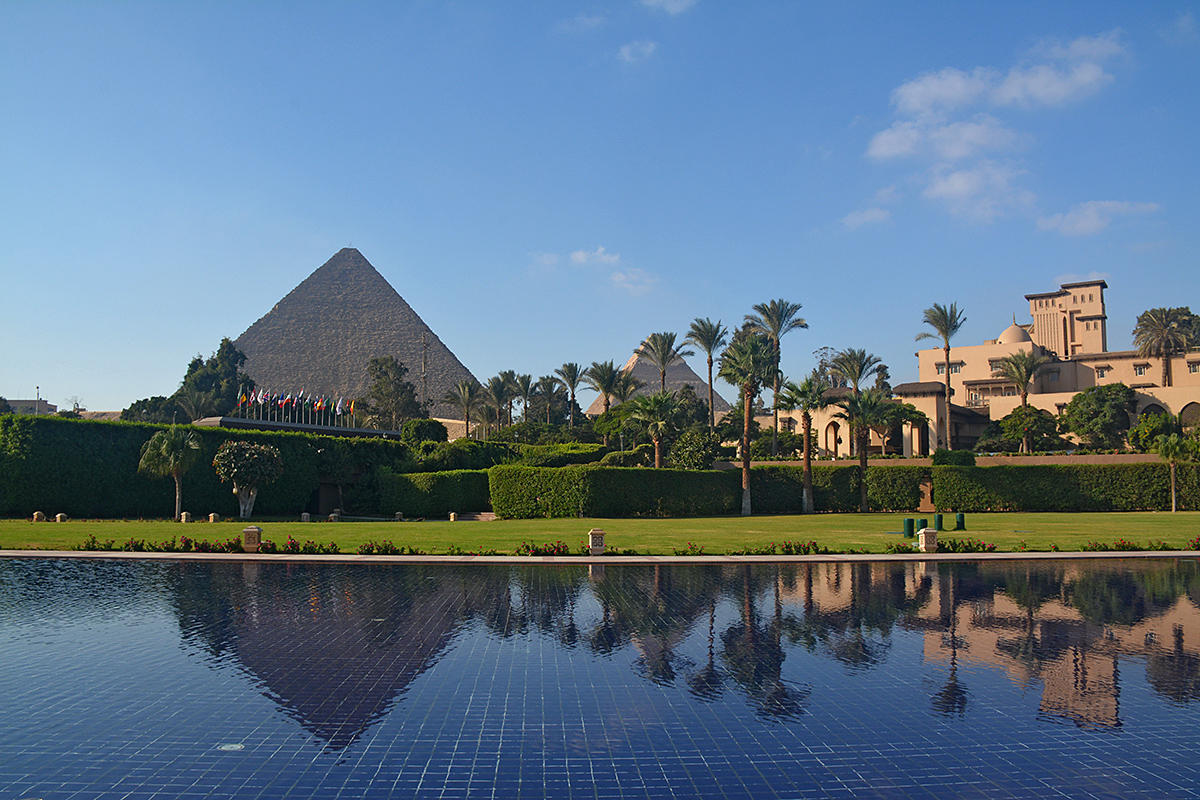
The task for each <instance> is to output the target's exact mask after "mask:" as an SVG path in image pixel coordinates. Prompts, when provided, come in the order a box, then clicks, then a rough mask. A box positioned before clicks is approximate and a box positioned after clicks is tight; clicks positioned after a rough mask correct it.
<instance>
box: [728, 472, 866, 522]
mask: <svg viewBox="0 0 1200 800" xmlns="http://www.w3.org/2000/svg"><path fill="white" fill-rule="evenodd" d="M731 472H732V474H734V475H737V478H738V480H737V485H738V498H739V506H740V502H741V501H740V498H741V487H742V473H741V470H732V471H731ZM868 472H870V471H869V470H868ZM812 473H813V508H814V510H816V511H857V510H858V493H859V489H858V467H857V466H846V467H826V466H815V465H814V466H813V468H812ZM750 508H751V510H752V511H753V512H754V513H755V514H800V513H803V511H804V468H803V467H800V466H796V467H793V466H790V465H789V466H770V467H753V468H751V470H750Z"/></svg>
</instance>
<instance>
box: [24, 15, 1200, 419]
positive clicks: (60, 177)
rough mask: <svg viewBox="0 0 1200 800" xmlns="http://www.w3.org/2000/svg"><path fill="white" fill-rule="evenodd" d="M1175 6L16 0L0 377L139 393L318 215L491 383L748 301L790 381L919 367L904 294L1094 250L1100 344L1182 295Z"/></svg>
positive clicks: (232, 316) (283, 289)
mask: <svg viewBox="0 0 1200 800" xmlns="http://www.w3.org/2000/svg"><path fill="white" fill-rule="evenodd" d="M1198 14H1200V10H1197V9H1195V8H1194V7H1193V6H1189V5H1188V4H1186V3H1182V4H1180V3H1156V2H1137V3H1133V2H1127V3H1087V4H1084V3H1057V4H1047V3H1042V2H1031V3H989V4H983V3H924V4H919V5H918V4H898V3H883V2H879V3H875V2H837V3H817V2H812V3H810V2H804V3H797V2H751V3H738V4H730V3H717V2H714V1H713V0H698V1H697V2H689V1H688V0H653V1H651V0H646V1H645V2H643V0H624V1H623V2H599V3H583V4H580V3H569V2H563V3H555V2H545V3H488V2H462V3H435V2H414V3H360V4H355V3H336V4H335V3H252V4H243V3H231V2H230V3H225V2H222V3H202V2H191V3H165V2H164V3H115V2H113V3H101V2H94V3H55V2H31V3H27V2H12V1H11V0H10V2H6V3H4V4H0V108H2V109H3V116H2V117H0V176H2V177H0V187H2V190H0V265H2V269H3V275H2V283H0V285H2V286H3V293H4V303H3V308H4V312H3V315H2V316H0V395H3V396H6V397H10V398H12V397H31V396H32V395H33V393H34V387H35V386H40V387H41V394H42V396H43V397H46V398H48V399H49V400H50V401H51V402H56V403H60V404H62V403H66V401H67V400H68V398H72V397H77V398H79V399H80V400H81V401H82V403H83V404H84V405H85V406H86V407H87V408H89V409H93V410H110V409H119V408H122V407H124V406H126V405H128V404H129V403H130V402H131V401H133V400H135V399H137V398H140V397H146V396H149V395H153V394H169V393H170V392H172V391H174V389H175V388H176V387H177V386H178V383H179V381H180V379H181V378H182V375H183V371H184V368H185V366H186V363H187V361H188V360H189V359H190V358H191V357H192V356H194V355H196V354H198V353H199V354H203V355H208V354H210V353H211V352H213V351H214V350H215V349H216V346H217V344H218V342H219V341H220V339H221V337H223V336H229V337H231V338H233V337H236V336H238V335H239V334H240V333H241V332H242V331H244V330H245V329H246V328H247V327H249V326H250V325H251V324H252V323H253V322H254V321H255V320H257V319H258V318H259V317H260V316H262V315H263V314H265V313H266V312H267V311H268V310H270V308H271V306H272V305H273V304H274V303H275V302H276V301H277V300H278V299H280V298H281V297H282V296H283V295H284V294H286V293H287V292H288V291H289V290H290V289H291V288H292V287H294V286H295V285H296V284H297V283H299V282H300V281H301V280H303V279H304V278H305V277H306V276H307V275H308V274H310V273H311V272H312V271H313V270H314V269H316V268H317V267H319V266H320V265H321V264H322V263H324V262H325V261H326V260H327V259H328V258H329V257H330V256H331V255H333V254H334V253H335V252H336V251H337V250H339V249H340V248H342V247H346V246H354V247H356V248H358V249H359V250H361V251H362V253H363V255H365V256H366V257H367V259H368V260H370V261H371V263H372V264H374V265H375V267H376V268H377V269H378V270H379V271H380V272H381V273H382V274H383V275H384V277H386V278H387V279H388V281H390V282H391V284H392V285H393V286H394V287H395V288H396V290H397V291H398V292H399V293H400V294H401V295H402V296H403V297H404V298H405V299H406V300H407V301H408V302H409V303H410V304H411V305H412V306H413V308H414V309H416V311H417V312H418V313H419V314H420V315H421V316H422V317H423V318H424V319H425V321H426V322H427V323H429V325H430V326H431V327H432V328H433V330H434V331H436V332H437V333H438V335H439V336H440V337H441V338H442V339H443V341H445V342H446V343H447V344H448V345H449V346H450V348H451V349H452V350H453V351H454V352H455V353H456V354H457V355H458V356H459V358H460V359H461V360H462V361H463V362H464V363H465V364H466V365H467V367H468V368H469V369H471V370H472V371H473V372H474V373H475V375H476V376H477V377H479V378H481V379H485V380H486V378H487V377H488V376H490V375H494V374H495V373H496V372H498V371H499V370H502V369H515V370H517V371H519V372H528V373H531V374H533V375H534V376H535V377H536V376H537V375H543V374H549V373H551V372H552V371H553V369H554V368H556V367H558V366H560V365H561V364H562V363H563V362H566V361H578V362H581V363H583V364H585V365H586V364H588V363H590V362H592V361H599V360H606V359H609V358H611V359H614V360H617V361H618V362H621V361H624V360H625V359H626V358H627V357H628V356H629V354H630V353H631V351H632V349H633V348H634V347H635V346H636V345H637V343H638V342H639V341H640V340H641V339H642V338H643V337H644V336H645V335H647V334H649V333H651V332H653V331H664V330H666V331H677V332H680V335H682V333H683V332H684V331H686V330H687V328H688V325H689V323H690V322H691V320H692V319H694V318H696V317H711V318H714V319H717V318H720V319H721V320H722V321H724V322H725V323H727V324H730V325H731V326H733V325H735V324H738V323H740V321H741V319H742V317H743V315H744V314H746V313H748V312H750V310H751V306H752V305H753V304H755V303H759V302H764V301H767V300H770V299H773V298H785V299H787V300H791V301H793V302H799V303H801V304H803V311H802V312H801V313H802V316H804V317H805V319H806V320H807V321H808V323H809V326H810V327H809V329H808V330H804V331H797V332H795V333H791V334H789V335H788V336H787V337H785V339H784V341H783V368H784V371H785V373H786V374H788V375H789V376H791V377H796V378H799V377H802V376H803V375H804V374H805V373H807V372H808V371H809V370H810V369H811V368H812V366H813V363H814V362H813V356H812V353H813V351H814V350H816V349H817V348H819V347H824V346H830V347H834V348H838V349H841V348H845V347H862V348H866V349H867V350H869V351H871V352H873V353H875V354H876V355H878V356H880V357H881V358H883V360H884V361H885V362H886V363H887V364H888V366H889V367H890V369H891V373H892V376H893V382H894V383H897V382H900V381H904V380H915V379H916V368H917V362H916V359H915V358H914V357H913V353H914V352H915V351H916V349H917V345H916V343H914V337H915V335H916V334H917V333H919V332H920V331H921V330H922V325H921V313H922V310H923V309H925V308H927V307H928V306H929V305H931V304H932V303H934V302H941V303H950V302H957V303H958V304H959V306H960V307H962V308H963V309H964V310H965V312H966V315H967V325H966V327H965V329H964V331H963V332H962V333H961V334H960V335H959V337H958V339H956V340H955V342H956V343H957V344H975V343H978V342H980V341H982V340H983V339H987V338H992V337H994V336H996V335H997V334H998V333H999V332H1000V331H1001V330H1002V329H1003V328H1005V327H1006V326H1007V325H1008V324H1009V323H1010V322H1011V318H1012V315H1013V314H1014V313H1015V314H1016V315H1017V319H1018V321H1028V315H1027V304H1026V302H1025V301H1024V299H1023V296H1024V295H1025V294H1027V293H1032V292H1041V291H1049V290H1052V289H1054V288H1056V287H1057V286H1058V284H1059V283H1060V282H1062V281H1066V280H1076V279H1084V278H1089V277H1097V276H1098V277H1103V278H1104V279H1105V280H1107V281H1108V284H1109V287H1110V289H1109V293H1108V301H1109V303H1108V313H1109V339H1110V342H1109V344H1110V349H1123V348H1128V347H1129V346H1130V339H1131V337H1130V333H1129V332H1130V330H1131V329H1132V327H1133V323H1134V319H1135V317H1136V316H1137V314H1139V313H1140V312H1141V311H1143V310H1145V309H1146V308H1150V307H1155V306H1164V305H1171V306H1176V305H1190V306H1191V307H1192V308H1193V309H1194V310H1200V294H1198V287H1200V281H1198V280H1197V277H1196V276H1197V266H1198V264H1197V262H1198V258H1197V253H1198V252H1200V247H1198V245H1200V224H1198V220H1200V199H1198V192H1197V186H1198V184H1200V181H1198V178H1200V169H1198V155H1197V141H1200V135H1198V133H1197V131H1198V130H1200V20H1198V19H1197V16H1198ZM921 346H928V343H922V345H921ZM691 363H692V364H693V366H694V367H695V368H696V369H697V371H698V372H701V373H702V372H703V369H704V366H703V361H702V359H701V358H694V359H691ZM295 388H303V387H295ZM717 388H718V390H719V391H722V392H723V393H724V394H725V396H727V397H732V396H733V394H734V392H733V391H732V390H731V389H730V388H729V387H728V386H725V385H723V384H721V383H720V382H718V387H717ZM583 404H584V405H585V406H586V404H587V399H584V400H583Z"/></svg>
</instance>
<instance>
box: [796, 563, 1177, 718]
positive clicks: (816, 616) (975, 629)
mask: <svg viewBox="0 0 1200 800" xmlns="http://www.w3.org/2000/svg"><path fill="white" fill-rule="evenodd" d="M1181 571H1182V575H1181ZM788 576H789V577H787V578H786V579H785V580H784V585H785V587H786V590H785V591H786V597H787V598H788V599H789V600H790V601H791V602H793V603H796V604H799V605H802V606H803V608H804V611H805V616H806V617H807V618H809V622H808V625H809V627H810V628H819V629H822V630H824V631H826V639H827V641H831V642H835V643H836V640H837V637H838V636H840V637H841V638H842V642H841V643H840V646H841V650H834V651H833V652H832V653H831V655H833V656H834V657H837V658H839V659H840V660H843V661H845V662H847V663H848V664H851V665H854V664H855V663H856V662H855V658H854V656H853V654H852V653H851V652H850V651H848V650H847V648H846V645H845V641H846V639H847V637H848V635H850V634H857V635H858V638H860V639H861V638H862V637H861V632H862V629H863V628H864V627H866V628H871V627H874V628H875V629H877V630H879V631H883V632H885V633H886V631H887V630H889V629H890V627H889V626H890V624H892V623H894V624H897V625H899V626H901V627H902V628H905V629H908V630H917V631H922V632H923V633H924V657H925V659H926V661H928V662H930V663H934V664H940V665H945V667H946V668H947V669H948V671H949V673H950V678H949V681H948V682H947V685H946V687H945V688H944V689H942V690H941V691H940V692H939V693H938V695H935V697H934V698H933V703H934V707H935V709H936V710H939V711H945V712H952V711H958V712H960V713H961V711H962V709H963V708H964V706H965V703H966V691H967V690H966V688H965V687H963V686H961V685H960V684H959V683H958V678H957V674H956V673H957V669H958V668H959V666H961V665H973V666H988V667H993V668H996V669H1000V670H1003V671H1004V672H1005V673H1006V674H1007V675H1008V676H1009V678H1010V679H1011V680H1012V681H1013V682H1014V683H1015V684H1017V685H1019V686H1022V687H1026V688H1029V687H1034V686H1036V685H1037V684H1039V683H1040V684H1041V699H1040V703H1039V711H1040V712H1041V713H1042V714H1045V715H1046V716H1047V717H1050V718H1057V719H1063V720H1067V721H1071V722H1074V723H1075V724H1077V725H1080V726H1084V727H1095V728H1102V729H1112V728H1117V727H1120V725H1121V682H1122V673H1121V660H1122V658H1137V659H1142V660H1144V661H1145V663H1146V676H1147V681H1148V682H1149V683H1150V685H1151V686H1152V688H1153V689H1154V690H1155V691H1156V692H1158V693H1159V694H1160V695H1162V696H1165V697H1167V698H1169V699H1171V700H1174V701H1176V702H1188V701H1190V700H1198V699H1200V655H1198V653H1200V647H1198V645H1200V613H1198V612H1197V604H1196V602H1195V600H1194V599H1193V597H1194V596H1197V595H1200V592H1197V585H1198V584H1197V575H1196V565H1195V564H1193V563H1188V564H1186V565H1184V566H1183V567H1182V568H1180V566H1179V565H1172V564H1170V563H1166V564H1164V563H1157V564H1154V563H1151V564H1140V565H1135V566H1116V565H1096V564H1092V565H1089V566H1087V567H1083V566H1072V567H1071V568H1069V569H1064V568H1063V567H1061V566H1056V565H1048V564H1039V565H1028V566H1027V565H1025V564H1017V563H1009V564H1002V565H1001V564H997V565H987V566H981V565H978V564H970V565H968V564H945V563H942V564H935V563H933V562H917V563H908V564H903V565H898V564H888V563H882V562H879V563H871V564H855V563H841V564H811V565H800V566H797V567H795V568H794V569H793V568H789V572H788ZM1189 591H1190V594H1189ZM830 631H833V632H834V633H833V635H830V634H829V632H830ZM875 638H876V639H880V637H875ZM871 644H872V643H871V642H870V640H869V639H868V640H867V644H866V646H871ZM878 644H879V642H875V645H876V646H878ZM869 656H870V654H869V653H868V654H867V655H866V656H860V657H858V662H857V663H860V664H861V665H864V666H871V659H870V657H869Z"/></svg>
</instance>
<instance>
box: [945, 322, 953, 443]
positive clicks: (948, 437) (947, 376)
mask: <svg viewBox="0 0 1200 800" xmlns="http://www.w3.org/2000/svg"><path fill="white" fill-rule="evenodd" d="M945 351H946V439H945V442H946V449H948V450H953V449H954V445H953V444H952V443H951V442H950V342H949V340H947V341H946V347H945Z"/></svg>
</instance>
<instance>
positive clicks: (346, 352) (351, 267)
mask: <svg viewBox="0 0 1200 800" xmlns="http://www.w3.org/2000/svg"><path fill="white" fill-rule="evenodd" d="M234 344H236V345H237V347H238V349H239V350H241V351H242V352H243V353H245V354H246V366H245V370H246V373H247V374H248V375H249V376H250V377H251V378H253V379H254V382H255V383H256V384H257V385H258V386H259V387H260V388H263V389H269V390H271V391H274V392H283V393H287V392H299V391H308V392H311V393H316V394H323V395H326V396H329V395H333V396H338V397H345V398H347V399H350V398H357V397H362V396H363V395H365V394H366V393H367V389H368V388H369V387H370V383H371V381H370V378H369V377H368V376H367V364H369V363H370V361H371V359H372V358H376V357H382V356H395V357H396V359H397V360H399V361H400V362H401V363H403V364H404V366H406V367H408V376H407V379H408V380H409V381H411V382H412V384H413V385H414V386H415V387H416V388H417V397H418V399H425V397H428V398H429V399H431V400H433V401H434V404H433V406H432V408H431V413H432V415H433V416H435V417H444V418H450V419H453V418H454V417H455V415H456V414H457V413H458V412H456V411H455V410H454V409H453V408H452V407H451V406H449V405H446V404H444V403H442V402H440V401H441V398H442V397H443V396H444V395H445V394H446V392H448V391H449V390H450V389H451V388H452V387H453V386H454V385H455V384H457V383H458V382H459V381H460V380H462V379H463V378H468V379H470V378H473V377H474V376H472V375H471V373H470V371H469V370H468V369H467V368H466V367H464V366H463V365H462V362H461V361H459V360H458V358H456V357H455V355H454V353H452V352H450V349H449V348H448V347H446V345H444V344H443V343H442V340H441V339H439V338H438V337H437V335H436V334H435V333H434V332H433V331H431V330H430V329H429V326H428V325H426V324H425V322H424V321H423V320H422V319H421V318H420V317H419V316H418V315H417V312H415V311H413V310H412V308H411V307H410V306H409V305H408V303H406V302H404V298H403V297H401V296H400V295H399V294H397V293H396V290H395V289H393V288H392V286H391V284H389V283H388V282H387V280H386V279H385V278H384V277H383V276H382V275H380V274H379V273H378V272H377V271H376V270H375V267H373V266H371V263H370V262H369V261H367V259H365V258H363V255H362V253H360V252H358V251H357V250H355V249H354V248H352V247H347V248H344V249H342V250H340V251H338V253H337V254H336V255H334V257H333V258H331V259H329V260H328V261H326V262H325V264H324V265H322V266H321V268H320V269H318V270H317V271H316V272H314V273H313V274H311V275H309V276H308V277H307V278H305V279H304V280H303V281H302V282H301V283H300V285H299V286H297V287H296V288H295V289H292V291H290V292H288V294H287V296H286V297H284V298H283V299H282V300H280V301H279V302H278V303H276V304H275V307H274V308H272V309H271V310H270V311H268V312H267V314H266V316H264V317H263V318H262V319H260V320H259V321H258V322H255V323H254V324H253V325H251V326H250V327H249V328H248V329H247V330H246V332H245V333H243V334H242V335H241V336H239V337H238V338H237V341H236V342H234ZM423 350H424V357H425V379H424V382H423V381H422V377H421V359H422V351H423ZM422 383H424V389H425V393H424V394H423V393H422Z"/></svg>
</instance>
